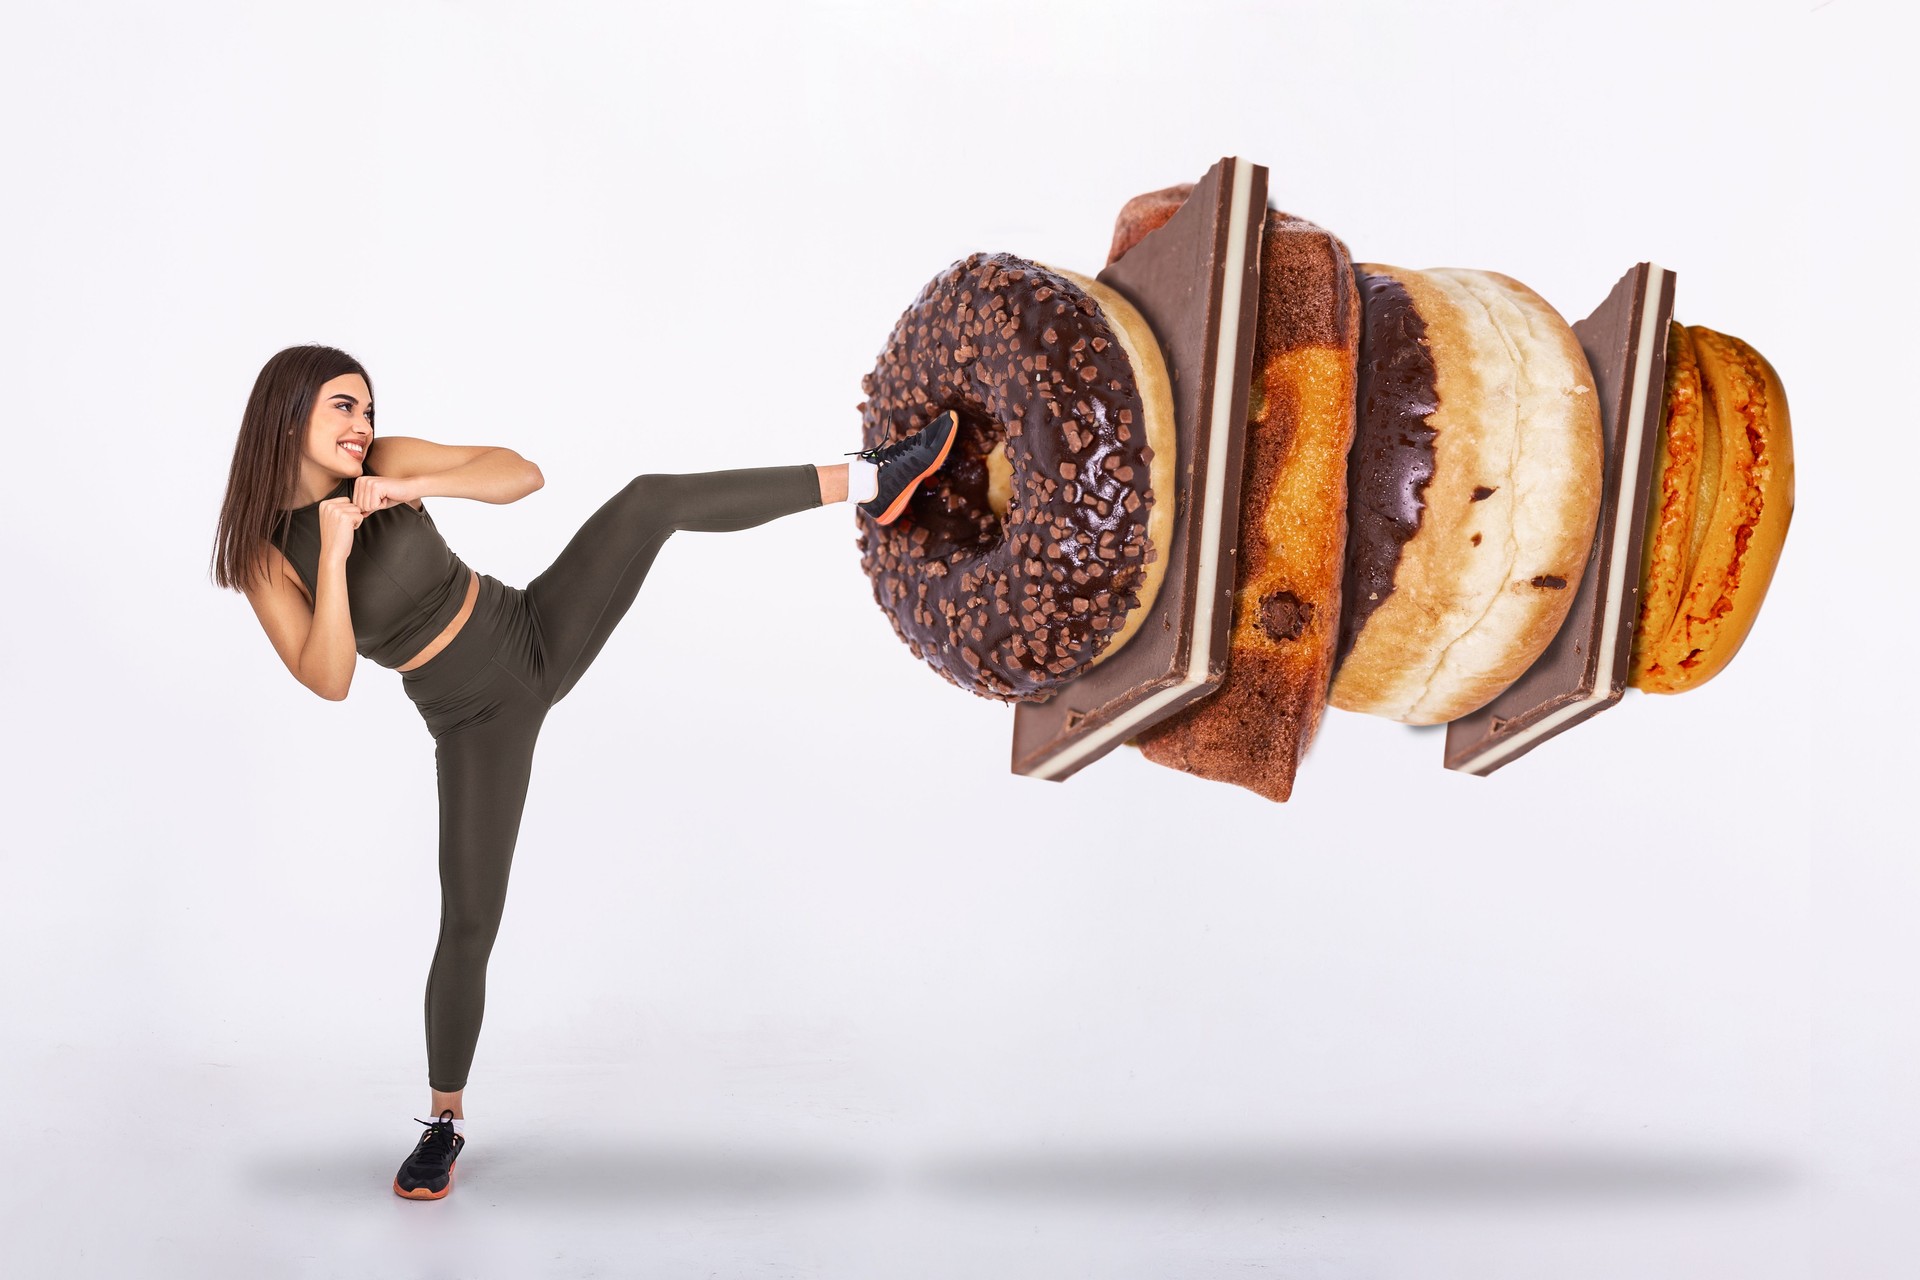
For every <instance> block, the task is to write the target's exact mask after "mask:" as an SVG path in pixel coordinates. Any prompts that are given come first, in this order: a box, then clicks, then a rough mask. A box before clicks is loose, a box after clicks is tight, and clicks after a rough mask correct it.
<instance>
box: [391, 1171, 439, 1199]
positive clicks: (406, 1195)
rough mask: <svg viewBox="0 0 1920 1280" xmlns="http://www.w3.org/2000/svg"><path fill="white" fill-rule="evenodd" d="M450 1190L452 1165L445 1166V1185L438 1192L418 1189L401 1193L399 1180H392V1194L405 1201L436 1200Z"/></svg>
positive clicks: (423, 1188)
mask: <svg viewBox="0 0 1920 1280" xmlns="http://www.w3.org/2000/svg"><path fill="white" fill-rule="evenodd" d="M451 1190H453V1165H448V1166H447V1185H446V1186H444V1187H442V1188H440V1189H439V1190H438V1191H429V1190H427V1189H426V1188H425V1187H419V1188H417V1189H415V1190H413V1191H402V1190H401V1189H400V1179H398V1178H395V1179H394V1180H393V1194H395V1195H397V1196H400V1197H402V1198H403V1199H407V1200H438V1199H440V1198H441V1197H442V1196H444V1195H446V1194H447V1192H449V1191H451Z"/></svg>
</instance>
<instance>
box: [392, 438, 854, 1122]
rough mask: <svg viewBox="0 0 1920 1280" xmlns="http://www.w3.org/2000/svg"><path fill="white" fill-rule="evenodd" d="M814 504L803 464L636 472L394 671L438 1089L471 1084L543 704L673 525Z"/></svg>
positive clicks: (607, 629) (590, 646)
mask: <svg viewBox="0 0 1920 1280" xmlns="http://www.w3.org/2000/svg"><path fill="white" fill-rule="evenodd" d="M819 505H820V480H819V473H818V472H817V471H816V470H815V469H814V468H813V467H812V466H811V465H808V464H802V465H800V466H794V467H754V468H747V469H743V470H737V471H708V472H700V473H697V474H691V475H642V476H636V477H635V478H634V479H633V480H632V481H630V482H629V483H628V484H627V485H626V487H625V488H623V489H621V490H620V492H619V493H616V494H614V495H613V497H612V498H610V499H608V500H607V502H606V503H605V505H603V506H602V507H601V508H600V509H599V510H598V511H596V512H594V513H593V514H592V515H591V516H589V517H588V518H587V522H586V523H585V524H583V525H581V526H580V531H579V532H578V533H576V534H574V535H573V539H572V541H570V542H568V543H567V545H566V548H565V549H564V550H562V551H561V552H560V554H559V556H558V557H557V558H556V559H555V560H554V562H553V563H552V564H551V565H549V566H548V567H547V568H546V569H545V570H544V571H542V572H541V573H540V575H539V576H538V577H536V578H534V579H533V581H531V582H529V583H528V584H527V585H526V587H525V588H524V589H522V588H519V587H510V586H507V585H505V584H504V583H502V582H501V581H500V580H499V579H497V578H495V577H493V576H492V575H491V574H481V575H480V595H479V598H478V599H477V600H475V602H474V607H473V613H472V614H471V615H470V616H469V617H468V618H467V621H466V623H465V625H463V626H462V627H461V628H460V631H459V633H458V634H457V635H455V636H454V638H453V640H452V641H451V642H450V643H449V644H448V645H447V647H446V648H444V649H442V650H441V651H440V652H439V653H437V654H435V655H434V656H433V657H431V658H429V659H428V660H427V661H426V662H425V663H423V664H422V665H421V666H418V667H416V668H414V669H413V670H411V671H403V672H401V673H400V678H401V681H402V682H403V684H404V686H405V688H406V691H407V696H408V697H409V698H411V699H412V700H413V702H414V705H415V706H416V707H417V708H418V709H419V711H420V716H421V718H422V719H423V720H425V721H426V724H427V731H428V732H429V733H430V734H432V735H433V740H434V749H433V759H434V767H435V772H436V774H437V776H438V780H439V788H440V940H439V943H438V945H437V946H435V948H434V952H433V966H432V968H431V969H430V970H429V971H428V974H427V997H426V1016H427V1081H428V1083H429V1084H430V1085H431V1086H432V1087H433V1088H435V1089H439V1090H442V1091H444V1092H448V1093H451V1092H453V1091H455V1090H458V1089H462V1088H465V1087H466V1083H467V1070H468V1068H469V1067H470V1066H471V1065H472V1063H473V1050H474V1045H475V1043H476V1042H477V1041H478V1040H479V1038H480V1019H481V1014H482V1012H483V1010H484V1008H485V1005H486V996H487V957H488V956H489V955H491V954H492V951H493V940H494V936H495V935H496V934H497V933H498V932H499V929H500V914H501V911H502V909H503V908H504V907H505V905H506V898H507V871H508V868H509V867H510V866H511V865H512V863H513V849H514V844H515V841H516V839H517V838H518V835H519V831H520V814H521V811H522V810H523V809H524V808H525V806H526V800H527V783H528V781H529V779H530V778H531V776H532V770H533V748H534V743H535V741H536V740H537V739H538V738H539V736H540V725H541V723H542V722H543V721H544V720H545V719H546V715H547V708H549V707H551V706H553V705H554V704H555V703H557V702H559V701H560V699H562V698H564V697H566V696H567V693H568V692H569V691H570V690H571V689H572V688H573V686H574V685H575V683H577V682H578V681H579V679H580V677H581V676H582V675H583V674H585V673H586V670H587V668H588V667H589V666H590V665H592V663H593V659H594V657H595V655H597V654H598V653H599V652H600V649H601V647H602V646H603V645H605V644H606V642H607V637H608V636H609V635H610V634H612V632H613V629H614V627H615V626H617V625H618V624H619V622H620V619H621V618H623V617H624V616H626V612H627V609H628V607H629V606H630V605H632V604H633V600H634V597H635V596H636V595H637V594H638V593H639V591H640V583H641V581H642V580H643V579H644V578H645V577H646V576H647V569H648V568H649V567H650V566H651V565H652V564H653V558H654V556H655V555H656V554H657V553H658V552H659V550H660V547H661V545H662V544H663V543H665V542H666V540H667V538H668V537H669V536H670V535H672V533H673V532H674V531H675V530H676V529H685V530H689V531H695V530H697V531H700V532H726V531H731V530H735V529H747V528H751V527H752V526H754V525H757V524H764V523H765V522H766V521H768V520H772V519H774V518H775V517H778V516H783V515H787V514H789V513H791V512H795V511H801V510H805V509H806V508H808V507H817V506H819Z"/></svg>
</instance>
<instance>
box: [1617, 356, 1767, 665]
mask: <svg viewBox="0 0 1920 1280" xmlns="http://www.w3.org/2000/svg"><path fill="white" fill-rule="evenodd" d="M1673 328H1674V329H1675V330H1676V331H1679V330H1681V328H1682V327H1681V326H1680V325H1678V324H1676V325H1674V326H1673ZM1675 346H1678V347H1679V348H1681V350H1682V351H1683V352H1690V353H1691V355H1692V356H1693V357H1694V359H1695V361H1696V362H1697V363H1696V365H1695V368H1694V370H1693V371H1692V373H1691V377H1689V373H1688V371H1686V370H1685V369H1683V370H1682V372H1681V373H1680V375H1679V376H1678V378H1676V377H1674V376H1669V378H1668V412H1667V415H1666V428H1665V430H1663V432H1662V435H1661V442H1660V445H1659V449H1660V457H1659V461H1660V463H1661V470H1660V471H1659V472H1658V476H1659V487H1658V488H1657V489H1656V490H1655V493H1656V494H1657V495H1658V496H1659V497H1660V499H1661V504H1660V507H1659V509H1658V510H1657V511H1655V512H1654V513H1653V515H1652V516H1651V517H1650V527H1649V529H1648V532H1647V537H1648V541H1649V542H1654V541H1655V540H1656V539H1657V540H1658V546H1657V547H1656V549H1655V550H1653V551H1650V552H1649V553H1648V555H1647V557H1646V570H1645V572H1646V576H1645V577H1644V578H1643V580H1642V601H1643V604H1644V606H1645V607H1644V608H1643V610H1642V614H1641V626H1642V630H1641V631H1639V632H1637V633H1636V634H1635V636H1634V654H1633V666H1632V669H1631V671H1630V673H1629V675H1628V683H1629V684H1632V685H1633V686H1634V687H1636V688H1640V689H1645V690H1647V691H1648V692H1649V693H1680V692H1683V691H1685V690H1687V689H1691V688H1693V687H1695V686H1697V685H1699V684H1702V683H1704V682H1706V681H1707V680H1709V679H1711V678H1712V677H1713V676H1714V675H1716V674H1718V673H1719V671H1720V670H1721V669H1722V668H1724V667H1725V666H1726V665H1727V663H1728V662H1729V661H1731V660H1732V658H1733V655H1734V654H1735V653H1737V652H1738V651H1739V649H1740V645H1741V644H1742V643H1743V642H1744V641H1745V640H1746V638H1747V633H1748V631H1750V630H1751V629H1752V627H1753V620H1754V618H1755V617H1756V616H1758V614H1759V611H1760V604H1761V601H1762V600H1764V599H1765V598H1766V594H1767V587H1768V586H1769V585H1770V584H1771V583H1772V581H1773V571H1774V567H1775V566H1776V565H1777V564H1778V563H1779V560H1780V548H1781V545H1782V544H1783V542H1784V541H1785V539H1786V536H1787V525H1788V523H1789V521H1790V520H1791V518H1792V516H1793V437H1792V426H1791V422H1790V419H1789V416H1788V412H1787V393H1786V388H1785V387H1783V386H1782V385H1781V383H1780V375H1779V374H1778V373H1776V372H1775V371H1774V368H1773V366H1772V365H1771V364H1769V363H1767V360H1766V357H1764V356H1762V355H1761V354H1760V353H1759V352H1758V351H1756V350H1754V349H1753V348H1752V347H1751V346H1749V345H1748V344H1747V343H1745V342H1742V341H1741V340H1740V339H1738V338H1734V337H1730V336H1728V335H1726V334H1723V333H1717V332H1715V331H1714V330H1712V329H1707V328H1704V327H1702V326H1700V325H1690V326H1687V327H1686V328H1685V329H1684V332H1682V333H1680V334H1679V335H1678V336H1677V337H1676V339H1675ZM1669 368H1670V369H1671V368H1672V365H1671V364H1670V365H1669ZM1696 439H1697V444H1696V443H1695V441H1696ZM1650 505H1651V504H1650Z"/></svg>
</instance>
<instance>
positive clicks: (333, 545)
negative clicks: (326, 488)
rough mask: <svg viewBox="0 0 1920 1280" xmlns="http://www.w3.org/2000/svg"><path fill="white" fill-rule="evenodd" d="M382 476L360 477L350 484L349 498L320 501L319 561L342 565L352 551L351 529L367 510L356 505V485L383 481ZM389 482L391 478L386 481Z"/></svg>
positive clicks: (357, 496) (357, 524) (358, 493)
mask: <svg viewBox="0 0 1920 1280" xmlns="http://www.w3.org/2000/svg"><path fill="white" fill-rule="evenodd" d="M386 479H387V477H385V476H361V477H360V479H359V481H357V482H356V483H355V485H354V487H353V492H354V496H353V497H351V498H328V499H326V500H325V501H323V502H322V503H321V504H320V563H321V564H323V565H327V564H334V563H336V562H337V563H339V564H343V565H344V564H345V563H346V562H347V557H348V556H349V555H351V554H352V552H353V531H354V530H355V529H358V528H359V527H360V522H361V521H362V520H364V519H366V517H367V513H366V512H365V511H363V510H361V509H360V507H359V506H358V505H356V504H357V502H358V500H359V496H360V486H361V485H363V484H365V483H366V482H367V481H369V480H386ZM387 482H388V483H389V484H391V483H392V481H390V480H389V481H387Z"/></svg>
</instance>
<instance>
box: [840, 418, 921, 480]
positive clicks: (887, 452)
mask: <svg viewBox="0 0 1920 1280" xmlns="http://www.w3.org/2000/svg"><path fill="white" fill-rule="evenodd" d="M945 416H946V414H945V412H944V411H943V412H942V413H940V414H938V415H936V416H935V417H934V419H933V422H929V423H928V424H927V425H926V426H924V427H922V428H920V429H919V430H918V431H916V432H914V433H913V434H912V435H910V436H908V437H907V438H906V439H904V440H895V441H894V442H893V443H892V444H877V445H875V446H874V447H873V448H871V449H850V450H848V451H847V453H846V454H845V455H844V456H845V457H849V458H865V459H866V460H867V461H868V462H871V463H873V464H874V465H875V466H877V467H883V466H885V465H886V464H887V463H889V462H892V461H893V460H894V459H895V458H898V457H900V456H901V455H902V454H905V453H908V452H910V451H912V450H913V449H916V448H918V447H919V446H921V445H923V444H925V443H926V440H927V432H928V431H929V430H930V429H931V428H932V427H933V425H934V423H935V422H938V421H940V419H941V418H942V417H945Z"/></svg>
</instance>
